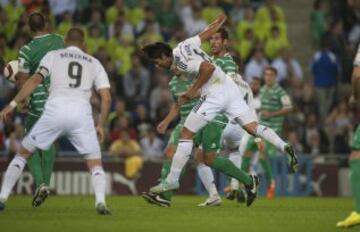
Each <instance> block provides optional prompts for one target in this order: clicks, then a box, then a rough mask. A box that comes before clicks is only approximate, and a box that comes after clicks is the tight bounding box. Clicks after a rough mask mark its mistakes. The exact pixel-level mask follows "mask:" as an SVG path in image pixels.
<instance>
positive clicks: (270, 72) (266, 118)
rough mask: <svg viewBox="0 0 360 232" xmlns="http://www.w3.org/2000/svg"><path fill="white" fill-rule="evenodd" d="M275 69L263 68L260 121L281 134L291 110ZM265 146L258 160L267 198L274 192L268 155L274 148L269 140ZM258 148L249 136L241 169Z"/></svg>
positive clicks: (245, 167) (247, 165) (271, 153)
mask: <svg viewBox="0 0 360 232" xmlns="http://www.w3.org/2000/svg"><path fill="white" fill-rule="evenodd" d="M276 79H277V70H276V69H275V68H273V67H271V66H269V67H266V68H265V70H264V81H265V85H264V86H263V87H262V88H261V89H260V101H261V108H260V112H261V113H260V123H261V124H263V125H265V126H267V127H269V128H271V129H273V130H274V131H275V132H276V133H277V134H281V132H282V127H283V122H284V119H285V117H284V116H285V115H287V114H289V113H290V112H291V111H292V104H291V100H290V97H289V95H288V94H287V93H286V92H285V90H284V89H283V88H282V87H281V86H279V85H278V84H277V81H276ZM263 143H264V146H265V148H264V149H261V150H262V151H261V152H260V157H259V162H260V164H261V166H262V168H263V169H264V172H265V179H266V182H267V185H268V191H267V198H269V199H272V198H273V197H274V194H275V182H274V178H273V176H272V170H271V164H270V160H269V158H270V157H273V156H275V155H276V152H277V150H276V148H275V147H274V146H273V145H272V144H270V143H269V142H267V141H265V142H263ZM257 150H258V144H257V143H256V139H255V138H254V137H251V138H250V139H249V141H248V143H247V145H246V151H245V153H244V156H243V160H242V165H241V166H242V167H241V168H242V169H243V170H244V171H249V168H250V162H251V156H252V153H253V152H255V151H257Z"/></svg>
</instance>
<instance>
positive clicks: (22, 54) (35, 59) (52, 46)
mask: <svg viewBox="0 0 360 232" xmlns="http://www.w3.org/2000/svg"><path fill="white" fill-rule="evenodd" d="M63 47H64V41H63V38H62V37H61V36H60V35H58V34H45V35H42V36H37V37H34V38H33V39H32V40H31V41H30V42H29V43H28V44H26V45H24V46H23V47H22V48H21V49H20V51H19V61H20V62H23V61H22V59H26V60H27V61H28V62H29V64H28V65H27V67H26V68H27V69H28V70H26V71H27V72H26V73H29V74H34V73H35V71H36V69H37V68H38V66H39V63H40V61H41V59H42V58H43V57H44V56H45V55H46V54H47V53H48V52H49V51H53V50H57V49H60V48H63Z"/></svg>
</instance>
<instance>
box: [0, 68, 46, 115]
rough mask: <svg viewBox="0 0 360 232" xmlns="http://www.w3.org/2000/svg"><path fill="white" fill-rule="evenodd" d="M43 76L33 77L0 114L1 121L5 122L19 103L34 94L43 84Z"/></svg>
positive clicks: (35, 75) (37, 74) (36, 75)
mask: <svg viewBox="0 0 360 232" xmlns="http://www.w3.org/2000/svg"><path fill="white" fill-rule="evenodd" d="M42 80H43V76H42V75H41V74H39V73H36V74H34V75H32V76H31V77H30V78H29V79H28V80H27V81H26V82H25V84H24V85H23V86H22V88H21V89H20V91H19V92H18V94H17V95H16V96H15V98H14V100H12V101H11V102H10V104H9V105H8V106H6V107H5V108H4V109H3V110H2V111H1V113H0V119H2V120H5V119H6V118H7V117H8V115H9V113H11V112H12V111H13V110H14V109H15V108H16V106H17V104H18V103H19V102H22V101H23V100H25V98H27V97H28V96H30V95H31V94H32V92H33V91H34V90H35V89H36V87H37V86H38V85H39V84H40V83H41V82H42Z"/></svg>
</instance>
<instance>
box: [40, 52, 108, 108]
mask: <svg viewBox="0 0 360 232" xmlns="http://www.w3.org/2000/svg"><path fill="white" fill-rule="evenodd" d="M39 68H40V71H41V68H45V69H47V71H48V72H49V75H50V89H49V100H52V99H55V98H71V99H73V100H77V99H78V100H80V99H81V100H85V101H87V102H89V99H90V97H91V91H92V88H93V86H95V87H96V89H100V88H107V87H110V85H109V81H108V77H107V74H106V72H105V70H104V68H103V66H102V65H101V64H100V62H99V61H98V60H97V59H96V58H94V57H93V56H91V55H89V54H87V53H85V52H83V51H82V50H81V49H79V48H77V47H74V46H70V47H67V48H65V49H59V50H56V51H52V52H50V53H48V54H47V55H46V56H45V57H44V58H43V60H42V61H41V63H40V66H39Z"/></svg>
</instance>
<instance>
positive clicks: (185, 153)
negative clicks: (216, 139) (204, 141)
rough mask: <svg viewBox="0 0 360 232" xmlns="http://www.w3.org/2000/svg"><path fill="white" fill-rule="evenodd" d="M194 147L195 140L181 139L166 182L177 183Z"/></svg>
mask: <svg viewBox="0 0 360 232" xmlns="http://www.w3.org/2000/svg"><path fill="white" fill-rule="evenodd" d="M192 147H193V141H192V140H191V139H181V140H180V141H179V144H178V146H177V149H176V152H175V154H174V157H173V160H172V162H171V168H170V173H169V175H168V176H167V178H166V182H168V183H175V182H178V181H179V177H180V174H181V171H182V169H183V168H184V166H185V165H186V162H187V161H188V160H189V158H190V155H191V151H192Z"/></svg>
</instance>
